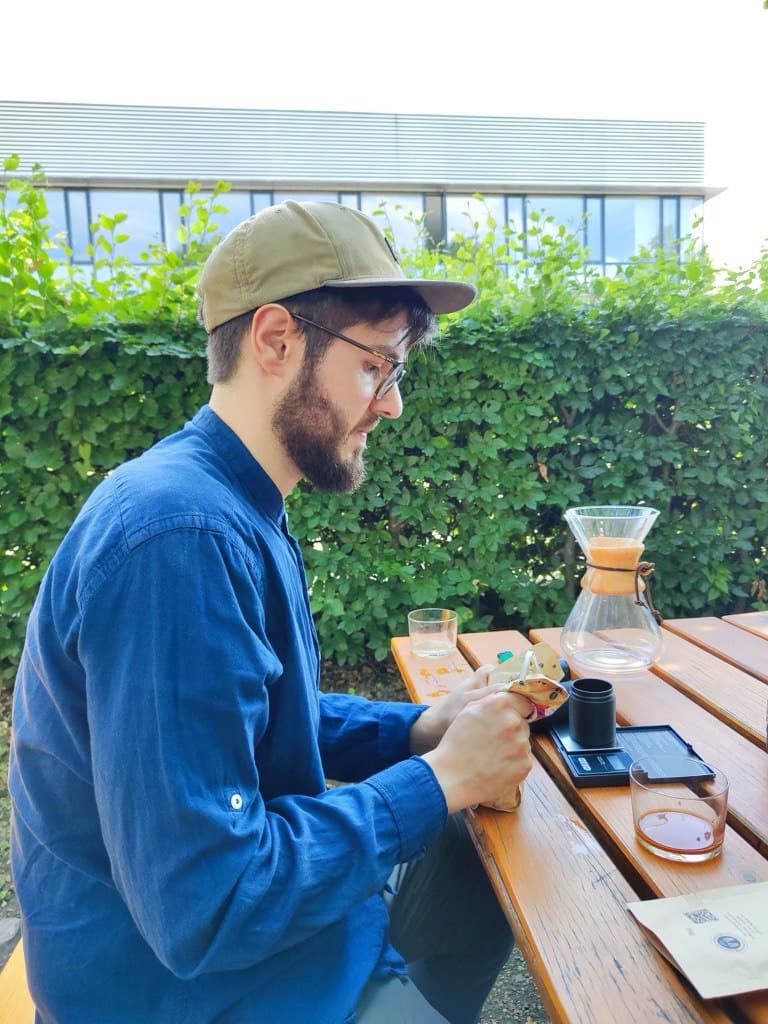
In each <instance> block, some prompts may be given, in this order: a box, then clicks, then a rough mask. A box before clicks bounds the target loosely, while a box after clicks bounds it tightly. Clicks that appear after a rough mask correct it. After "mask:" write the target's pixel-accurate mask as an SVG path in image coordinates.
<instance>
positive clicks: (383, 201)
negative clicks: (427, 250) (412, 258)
mask: <svg viewBox="0 0 768 1024" xmlns="http://www.w3.org/2000/svg"><path fill="white" fill-rule="evenodd" d="M360 209H361V210H362V211H363V213H367V214H368V216H369V217H373V218H374V220H376V221H377V223H378V224H379V226H380V227H382V228H389V230H390V231H391V232H392V236H393V238H394V240H395V242H394V244H395V248H396V249H408V250H410V251H415V250H416V249H418V248H419V246H420V245H422V244H423V240H422V234H423V229H422V225H421V222H422V218H423V216H424V196H423V195H421V194H415V193H413V194H409V193H406V192H402V193H398V192H393V193H391V194H389V195H371V194H366V193H363V194H362V195H361V196H360Z"/></svg>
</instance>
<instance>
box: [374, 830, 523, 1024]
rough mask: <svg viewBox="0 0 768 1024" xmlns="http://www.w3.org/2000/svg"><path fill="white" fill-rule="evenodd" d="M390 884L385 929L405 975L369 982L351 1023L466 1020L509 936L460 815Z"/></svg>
mask: <svg viewBox="0 0 768 1024" xmlns="http://www.w3.org/2000/svg"><path fill="white" fill-rule="evenodd" d="M390 886H391V887H392V889H394V891H395V892H394V895H393V896H390V897H388V898H387V902H388V905H389V914H390V922H391V929H390V934H391V939H392V944H393V945H394V947H395V949H397V951H398V952H399V953H400V955H401V956H402V957H403V959H404V960H405V962H406V964H407V965H408V978H406V979H400V978H388V979H387V980H386V981H372V982H370V983H369V984H368V986H367V987H366V988H365V990H364V991H363V995H362V998H361V1000H360V1003H359V1004H358V1007H357V1014H356V1016H355V1024H446V1022H448V1024H474V1022H475V1021H477V1019H478V1018H479V1016H480V1012H481V1010H482V1007H483V1003H484V1002H485V999H486V997H487V995H488V993H489V992H490V990H491V989H492V988H493V983H494V982H495V980H496V977H497V975H498V973H499V971H500V970H501V968H502V967H503V966H504V964H505V963H506V962H507V960H508V959H509V954H510V953H511V952H512V945H513V940H512V932H511V931H510V929H509V925H508V924H507V921H506V919H505V917H504V915H503V914H502V912H501V910H500V908H499V904H498V900H497V899H496V896H495V895H494V892H493V890H492V889H491V886H490V883H489V882H488V878H487V876H486V874H485V871H484V870H483V867H482V865H481V864H480V861H479V859H478V857H477V854H476V852H475V849H474V846H473V845H472V840H471V839H470V838H469V835H468V833H467V829H466V826H465V825H464V822H463V820H462V819H461V817H460V816H459V815H454V816H453V817H452V818H450V819H449V820H448V824H447V827H446V829H445V831H444V832H443V834H442V835H441V836H440V838H439V839H437V840H436V841H435V842H434V843H432V844H431V846H429V847H428V849H427V852H426V854H425V856H424V857H423V858H422V859H421V860H415V861H410V862H409V863H407V864H400V865H399V866H398V867H397V868H396V869H395V871H394V872H393V874H392V876H391V878H390Z"/></svg>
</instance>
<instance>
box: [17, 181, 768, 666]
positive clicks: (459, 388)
mask: <svg viewBox="0 0 768 1024" xmlns="http://www.w3.org/2000/svg"><path fill="white" fill-rule="evenodd" d="M14 184H15V186H16V188H17V189H18V191H19V193H20V194H21V195H22V199H23V202H22V203H21V205H20V206H19V207H17V209H16V210H15V211H11V212H8V211H4V210H3V208H2V204H1V203H0V334H2V335H4V337H3V338H2V339H1V340H0V445H2V453H3V463H4V464H3V471H2V480H1V481H0V530H1V531H2V535H3V538H4V548H3V550H0V600H1V601H2V604H1V605H0V671H5V673H6V676H8V677H10V674H11V672H12V668H13V666H14V664H15V662H16V660H17V659H18V655H19V651H20V646H21V643H22V641H23V630H24V624H25V620H26V617H27V615H28V612H29V609H30V607H31V603H32V601H33V599H34V595H35V592H36V589H37V585H38V583H39V579H40V576H41V574H42V572H43V571H44V569H45V566H46V564H47V562H48V560H49V559H50V557H51V554H52V553H53V551H54V550H55V548H56V545H57V544H58V542H59V540H60V539H61V537H62V535H63V533H64V532H65V530H66V529H67V527H68V525H69V523H70V522H71V520H72V518H73V516H74V515H75V513H76V511H77V509H78V508H79V506H80V505H81V504H82V501H83V500H84V498H85V496H86V495H87V494H88V493H89V492H90V490H91V489H92V488H93V486H94V485H95V484H96V482H97V481H98V480H99V479H101V478H102V477H103V476H104V475H105V474H106V473H108V472H109V470H110V469H112V468H113V467H114V466H115V465H117V464H118V463H119V462H121V461H122V460H123V459H124V458H126V457H130V456H132V455H134V454H137V453H138V452H139V451H141V450H143V449H144V448H145V447H147V446H148V445H149V444H151V443H152V442H153V441H154V440H155V439H156V438H158V437H161V436H163V435H164V434H166V433H167V432H169V431H171V430H173V429H176V428H178V427H180V426H181V425H182V424H183V423H184V421H185V420H186V419H187V418H188V417H189V416H191V415H192V414H193V413H194V412H195V410H196V409H197V408H198V407H199V405H200V404H201V403H202V402H204V401H205V400H206V398H207V387H206V385H205V383H204V379H205V367H204V360H203V358H202V354H203V347H204V337H203V335H202V332H201V331H200V329H199V327H198V326H197V325H196V324H195V322H194V318H193V314H194V299H193V294H192V286H193V283H194V280H195V278H196V276H197V273H198V267H199V260H200V259H201V258H202V256H203V255H204V253H205V251H206V248H207V246H208V245H209V244H210V241H211V240H212V239H213V237H214V236H215V228H214V225H213V220H212V218H215V212H216V208H217V204H218V203H220V202H225V198H224V199H221V198H220V197H219V195H218V193H217V196H215V197H214V200H213V201H212V202H213V205H210V204H209V205H208V206H204V205H203V204H199V203H198V204H196V205H193V207H192V208H191V209H190V211H189V219H188V220H189V224H190V225H196V227H195V228H194V230H192V231H191V233H190V230H189V229H188V234H187V242H189V241H190V239H191V241H192V243H193V246H192V249H191V250H188V253H187V256H186V257H179V256H178V255H176V254H163V253H156V254H155V256H156V257H158V258H157V262H156V263H155V264H154V265H153V266H151V267H147V268H144V269H143V270H141V271H136V270H134V269H133V268H130V267H128V266H127V265H125V264H124V263H123V262H121V261H120V257H119V245H120V241H119V237H118V233H117V232H118V225H119V223H120V221H119V219H118V218H111V219H110V218H106V221H107V223H106V224H104V223H101V224H100V225H98V226H97V229H98V232H102V234H98V233H97V244H98V238H99V237H104V234H103V233H106V234H107V235H109V237H110V238H111V239H112V241H111V242H110V241H109V240H108V245H111V246H112V249H111V251H110V250H108V249H107V248H105V247H104V246H102V247H101V248H100V249H99V251H100V252H103V253H105V254H106V255H104V256H103V260H104V261H105V262H104V263H103V264H102V267H101V271H102V275H103V276H102V278H101V279H100V280H99V281H98V282H97V283H96V285H95V286H94V285H87V284H85V283H83V282H81V281H80V282H79V281H77V280H76V278H75V276H74V274H73V272H72V271H71V270H67V269H66V268H61V267H58V268H57V267H56V266H54V267H53V269H52V272H51V273H50V274H46V273H45V272H44V273H43V274H42V275H41V274H40V266H42V267H43V269H44V270H45V268H46V263H45V260H46V259H47V258H49V250H48V248H47V242H46V238H45V231H44V230H42V229H41V227H40V225H41V223H44V218H45V211H44V199H43V193H42V191H41V182H33V183H18V182H16V183H14ZM25 190H26V191H25ZM223 190H224V189H223V188H222V190H221V191H223ZM25 195H26V198H24V196H25ZM35 204H38V205H37V207H36V208H35ZM24 218H27V220H26V221H25V220H24ZM489 228H490V229H493V228H494V225H493V224H492V223H491V224H490V225H489ZM32 229H34V230H32ZM34 231H37V232H38V233H39V238H38V240H37V241H36V242H34V245H31V243H30V236H31V235H33V234H34ZM22 235H23V237H21V236H22ZM531 238H534V239H535V241H536V244H537V245H538V249H537V251H536V255H535V258H533V259H528V260H524V259H523V254H524V250H523V246H522V240H521V239H520V238H519V237H516V236H509V237H507V238H506V239H505V244H504V246H503V247H502V248H501V249H500V248H498V247H497V248H494V243H493V240H492V236H491V235H490V234H488V235H486V234H485V227H484V226H483V227H481V226H480V225H476V227H475V234H474V235H470V237H468V238H467V239H463V240H459V241H458V242H457V243H456V244H455V245H454V247H453V249H452V251H451V252H434V251H423V252H421V253H420V254H418V255H417V256H416V257H412V258H411V262H412V263H413V264H414V268H415V269H416V270H417V271H418V272H419V273H421V272H426V273H431V274H441V273H442V274H446V275H450V276H462V277H464V278H466V279H471V280H474V281H476V282H477V283H478V284H479V286H480V288H481V296H482V297H481V299H480V300H479V301H478V302H477V303H475V304H474V305H473V306H471V307H470V308H469V310H468V311H466V313H465V314H464V315H461V316H457V317H453V318H450V320H449V322H448V323H447V325H446V326H444V328H443V330H442V336H441V337H440V338H439V339H438V343H437V345H436V347H435V348H434V349H432V350H429V351H426V352H423V353H419V354H417V355H415V357H414V358H413V360H412V366H411V367H410V368H409V376H408V379H407V383H406V384H405V386H404V399H405V412H404V415H403V417H402V418H401V419H400V420H399V421H396V422H393V423H387V422H382V423H381V425H380V426H379V428H378V430H377V431H376V432H375V434H374V436H373V437H372V438H371V442H370V445H369V449H368V465H369V475H368V480H367V481H366V482H365V483H364V484H363V486H362V487H361V488H360V490H359V491H358V492H357V493H356V494H354V495H351V496H350V495H340V496H328V495H317V494H314V493H313V492H312V491H311V490H310V489H309V488H307V487H304V486H301V487H299V488H298V489H297V491H296V493H295V494H294V495H292V496H291V498H290V499H289V514H290V517H291V524H292V528H293V531H294V532H295V533H296V534H297V536H298V537H299V539H300V540H301V541H302V543H303V547H304V551H305V558H306V563H307V571H308V575H309V580H310V585H311V589H312V601H313V608H314V611H315V615H316V620H317V625H318V629H319V631H320V635H321V641H322V644H323V649H324V653H325V655H327V656H330V657H333V658H335V659H336V660H338V661H339V662H342V663H344V662H354V661H358V660H360V659H361V658H362V657H364V656H366V655H367V654H368V653H371V652H372V653H374V654H375V656H376V657H384V656H385V655H386V651H387V648H388V641H389V637H390V636H391V635H392V634H393V633H394V634H402V633H404V632H405V631H406V614H407V611H408V610H409V609H410V608H413V607H416V606H423V605H433V604H436V603H440V604H447V605H451V606H454V607H458V608H459V611H460V615H461V628H464V629H479V628H486V627H501V626H514V627H519V628H525V627H527V626H529V625H550V624H558V623H561V622H562V621H563V620H564V618H565V616H566V615H567V613H568V611H569V609H570V607H571V605H572V604H573V601H574V599H575V594H576V587H577V585H578V576H579V574H580V571H581V570H580V567H579V566H580V561H579V558H578V557H577V554H578V552H577V550H576V549H575V546H574V543H573V541H572V539H571V538H570V535H569V534H568V531H567V530H566V529H565V527H564V521H563V512H564V510H565V509H566V508H567V507H568V506H571V505H576V504H589V503H601V504H602V503H610V502H617V503H623V504H632V503H636V502H643V503H647V504H650V505H654V506H655V507H657V508H659V509H660V511H661V515H660V517H659V519H658V521H657V524H656V526H655V527H654V529H653V530H652V532H651V533H650V535H649V537H648V541H647V557H649V558H650V559H652V560H654V561H655V562H656V566H657V571H656V574H655V577H654V581H653V582H654V599H655V602H656V604H657V606H658V607H659V609H660V610H661V611H662V613H663V614H664V615H665V616H667V617H671V616H681V615H702V614H725V613H727V612H732V611H736V610H743V609H747V608H760V607H766V601H765V581H766V579H767V578H768V553H767V551H766V537H768V483H767V481H768V431H767V430H766V423H765V410H766V398H767V397H768V374H767V371H766V364H767V363H768V256H764V257H763V259H762V260H761V261H759V262H758V263H757V264H756V265H755V267H753V268H750V269H749V270H748V271H745V272H744V273H742V274H732V275H730V277H722V276H719V277H718V276H717V275H716V273H715V270H714V268H712V267H711V265H710V263H709V261H708V258H707V256H706V253H699V254H696V253H693V252H689V253H688V254H687V260H686V262H684V263H683V264H682V265H680V264H679V263H678V262H677V260H676V259H673V258H671V257H667V256H665V255H664V254H663V253H655V254H651V253H646V254H643V255H642V257H641V258H640V259H639V260H637V261H636V262H635V263H634V264H633V265H632V266H631V267H630V268H628V269H627V270H626V271H622V272H619V273H618V274H617V275H616V276H615V277H613V278H602V277H599V276H597V275H596V274H594V273H593V272H591V271H590V270H589V268H588V267H587V266H586V265H585V263H584V253H583V252H582V251H581V250H580V249H579V247H578V244H577V243H576V241H575V239H573V238H570V237H569V236H567V235H566V234H565V233H564V232H562V231H560V232H558V231H557V230H555V229H554V228H553V226H552V225H550V224H537V223H536V222H534V224H533V226H532V228H531V230H530V231H529V239H528V241H529V243H530V240H531ZM25 247H26V248H25ZM529 248H530V245H529ZM32 250H34V251H33V252H32ZM32 257H34V259H35V260H36V261H37V264H38V266H37V267H35V265H34V263H33V262H32ZM503 261H507V262H511V263H512V264H513V265H514V266H515V272H514V273H513V274H512V275H511V276H508V275H507V272H506V269H505V264H504V262H503ZM19 268H21V271H20V270H19ZM22 272H23V273H22Z"/></svg>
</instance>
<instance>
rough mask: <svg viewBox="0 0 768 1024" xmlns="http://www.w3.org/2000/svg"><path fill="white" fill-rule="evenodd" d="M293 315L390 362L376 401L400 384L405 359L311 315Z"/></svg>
mask: <svg viewBox="0 0 768 1024" xmlns="http://www.w3.org/2000/svg"><path fill="white" fill-rule="evenodd" d="M291 316H292V317H293V319H294V320H301V322H302V323H303V324H309V325H310V326H311V327H316V328H317V329H318V330H319V331H325V333H326V334H330V335H332V336H333V337H334V338H339V339H340V340H341V341H346V342H347V344H348V345H354V346H355V348H359V349H362V351H363V352H368V354H369V355H372V356H376V358H377V359H383V360H384V361H385V362H386V363H389V365H390V366H391V367H392V369H391V370H389V372H388V373H387V374H385V376H384V377H382V378H381V380H380V381H379V383H378V384H377V385H376V390H375V391H374V393H373V397H374V398H375V399H376V401H379V399H381V398H383V397H384V395H386V394H387V393H388V392H390V391H391V390H392V388H393V387H394V386H395V384H399V383H400V381H401V380H402V379H403V377H404V376H405V360H403V359H393V358H392V356H388V355H386V354H385V353H384V352H378V351H377V350H376V349H375V348H369V347H368V345H363V344H362V342H360V341H355V339H354V338H348V337H347V335H346V334H341V332H340V331H332V330H331V329H330V327H324V326H323V325H322V324H318V323H315V321H314V320H310V319H309V317H306V316H299V314H298V313H291Z"/></svg>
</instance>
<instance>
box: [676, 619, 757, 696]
mask: <svg viewBox="0 0 768 1024" xmlns="http://www.w3.org/2000/svg"><path fill="white" fill-rule="evenodd" d="M766 619H768V616H766ZM663 626H664V629H666V630H670V631H671V632H673V633H676V634H677V635H678V636H681V637H683V638H684V639H686V640H690V641H691V643H694V644H697V645H698V646H699V647H702V648H703V649H704V650H705V651H709V652H710V653H711V654H714V655H717V657H718V659H719V660H722V661H727V662H729V663H730V664H731V665H735V666H736V668H740V669H743V670H744V671H745V672H748V673H749V674H750V675H753V676H755V677H756V678H757V679H762V680H763V682H768V626H766V635H765V637H762V636H761V635H760V634H759V633H756V632H753V631H749V632H748V631H747V630H745V629H740V628H739V627H738V626H737V625H735V624H733V623H731V622H725V621H723V619H717V618H714V617H713V616H709V617H705V618H701V619H665V620H664V622H663Z"/></svg>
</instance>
